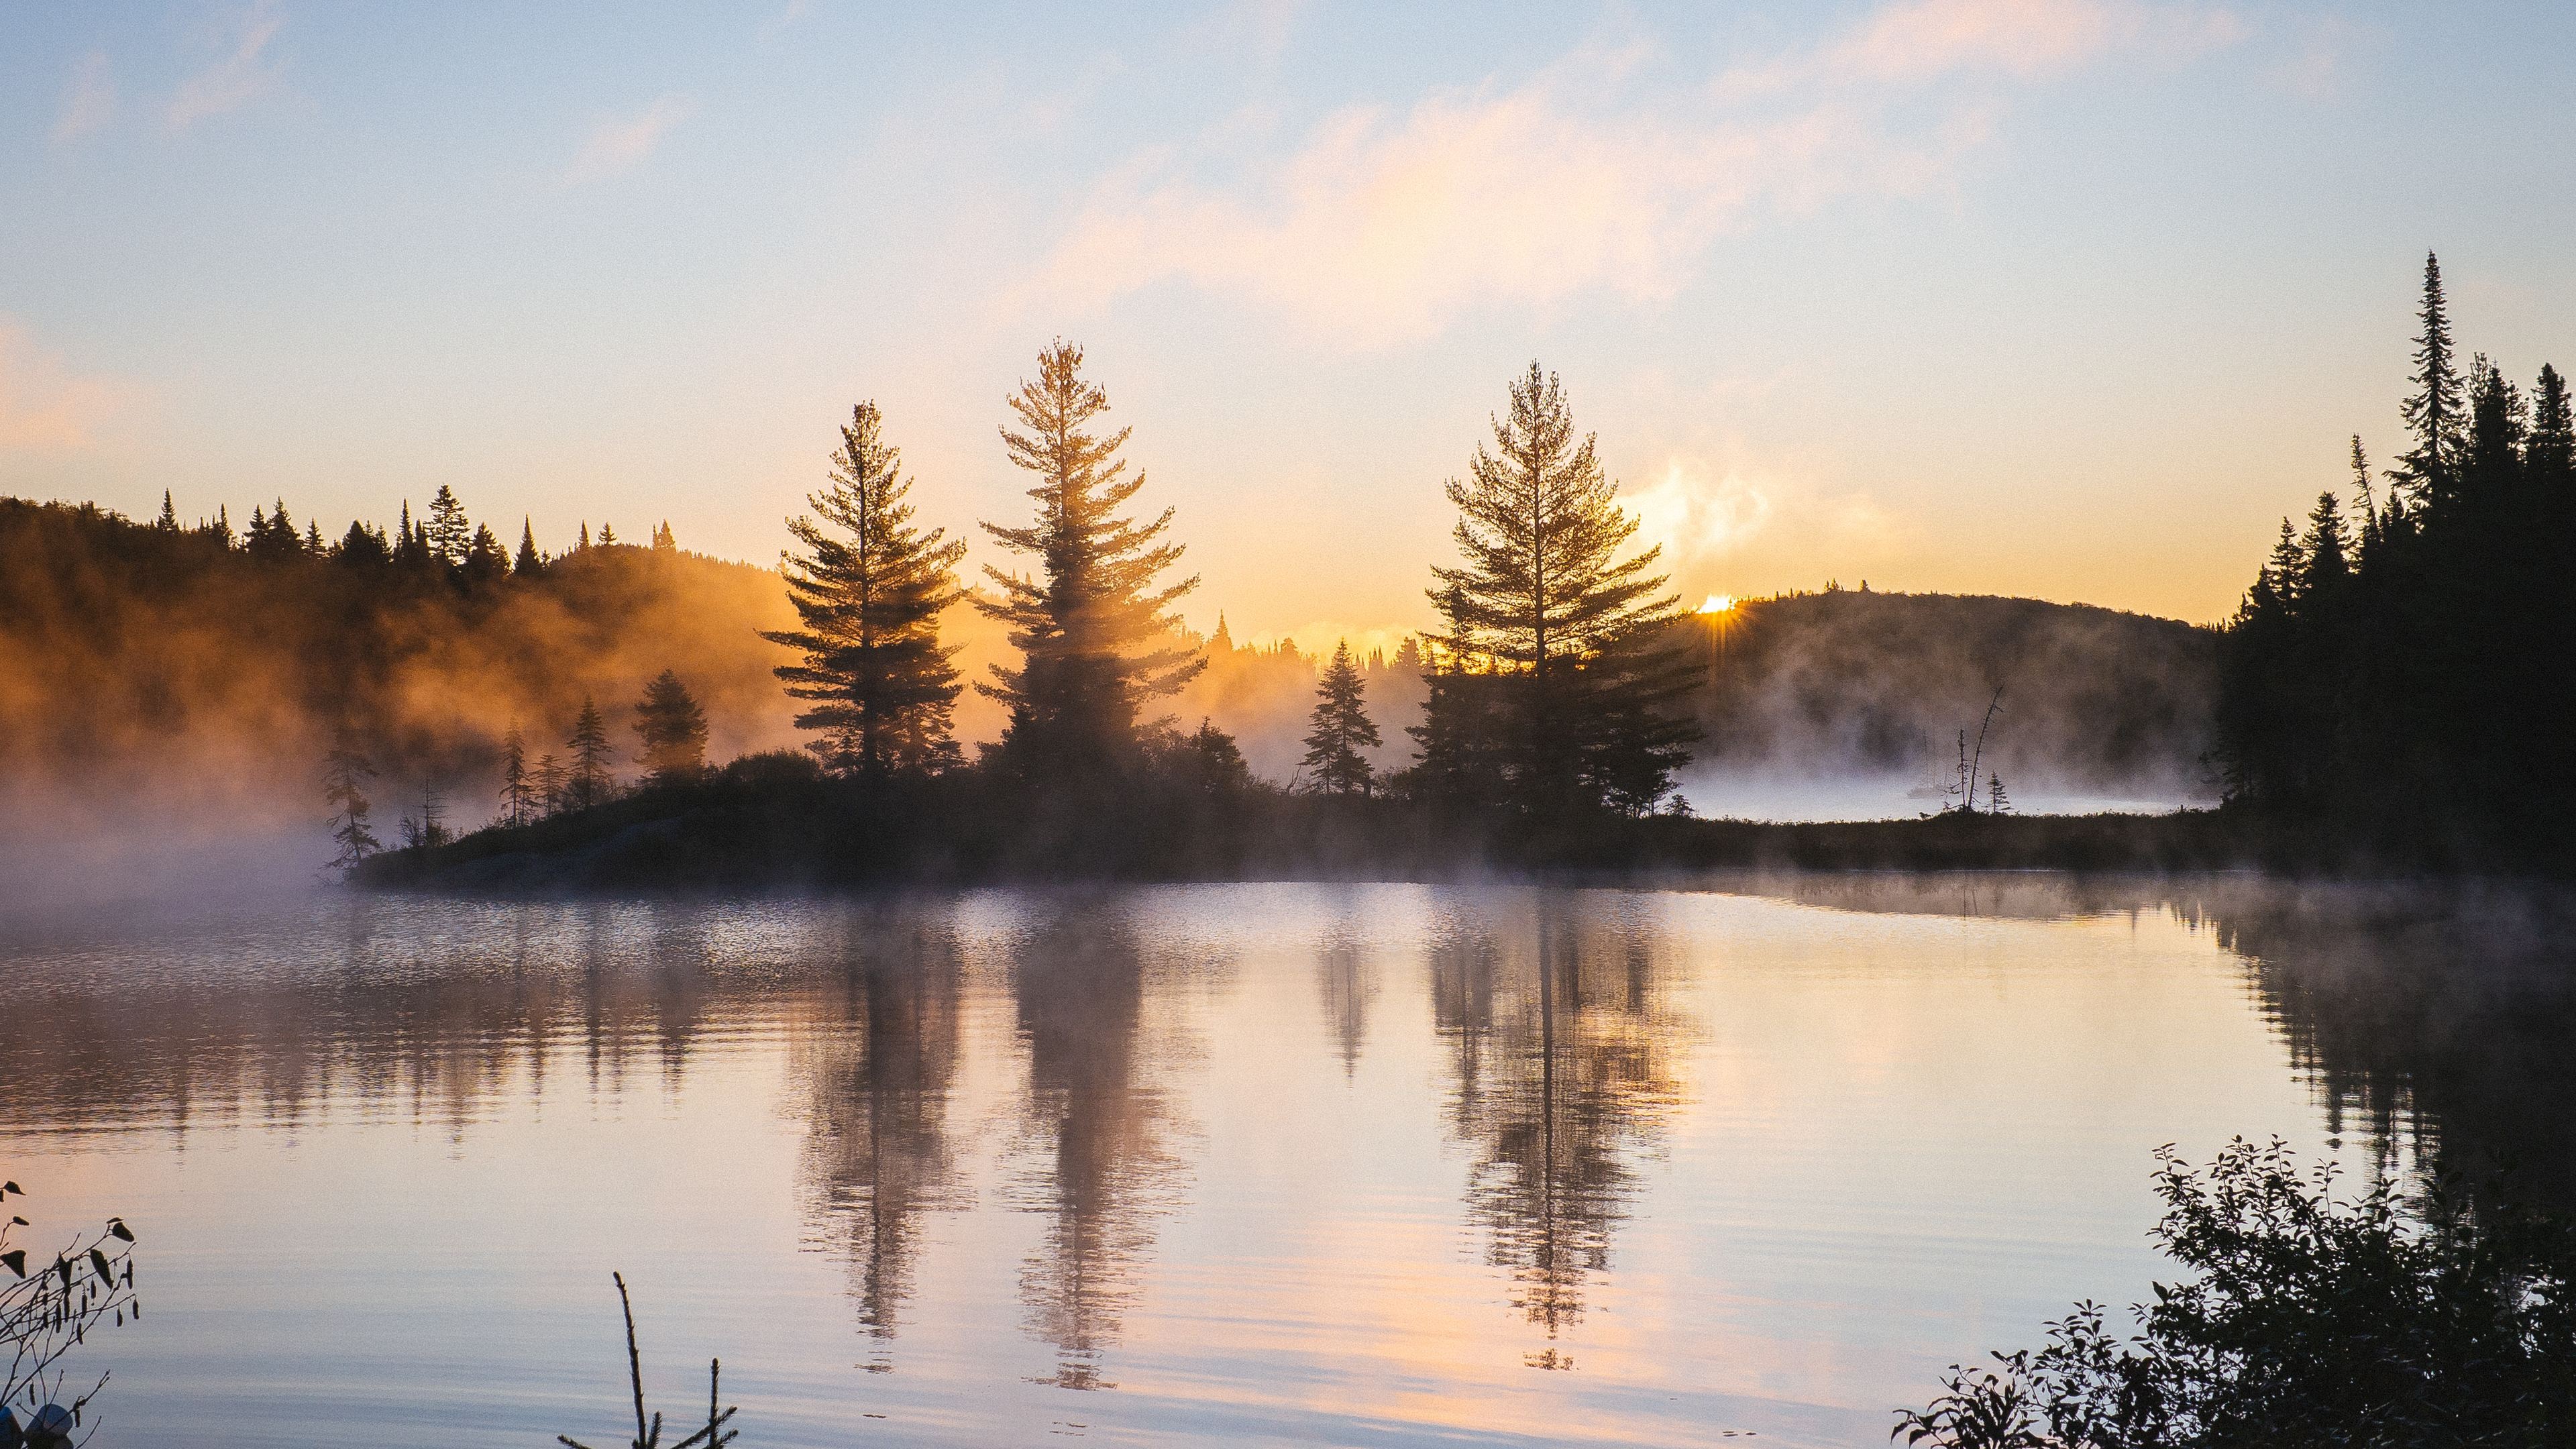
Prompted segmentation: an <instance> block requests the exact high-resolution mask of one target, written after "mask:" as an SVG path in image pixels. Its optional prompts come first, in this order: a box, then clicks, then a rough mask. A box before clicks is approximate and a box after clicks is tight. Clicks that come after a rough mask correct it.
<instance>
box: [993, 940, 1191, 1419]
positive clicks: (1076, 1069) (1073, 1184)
mask: <svg viewBox="0 0 2576 1449" xmlns="http://www.w3.org/2000/svg"><path fill="white" fill-rule="evenodd" d="M1009 974H1010V984H1011V990H1012V995H1013V999H1014V1001H1015V1003H1016V1006H1017V1021H1018V1028H1019V1036H1020V1040H1021V1042H1022V1043H1023V1045H1024V1047H1025V1049H1026V1051H1027V1053H1028V1102H1027V1108H1026V1116H1027V1130H1028V1133H1029V1135H1030V1137H1031V1139H1032V1140H1033V1142H1034V1143H1035V1145H1036V1147H1037V1149H1038V1154H1039V1156H1040V1158H1041V1166H1040V1168H1039V1170H1038V1171H1037V1173H1036V1174H1035V1180H1034V1181H1031V1182H1028V1183H1025V1184H1024V1186H1023V1194H1024V1198H1025V1200H1026V1201H1025V1205H1026V1206H1027V1207H1028V1209H1029V1210H1030V1211H1033V1212H1038V1213H1041V1214H1044V1215H1045V1218H1046V1223H1047V1226H1046V1238H1045V1246H1044V1248H1043V1249H1042V1250H1041V1251H1040V1252H1038V1253H1037V1254H1035V1255H1033V1256H1032V1257H1030V1258H1029V1259H1028V1260H1027V1262H1025V1263H1024V1264H1023V1265H1022V1266H1021V1269H1020V1298H1021V1301H1022V1303H1023V1304H1024V1305H1025V1306H1026V1308H1027V1311H1028V1315H1029V1326H1030V1330H1031V1331H1032V1332H1033V1333H1035V1334H1036V1335H1037V1336H1038V1337H1039V1338H1041V1339H1044V1340H1045V1341H1046V1342H1048V1343H1050V1344H1052V1345H1054V1346H1055V1349H1056V1353H1057V1356H1058V1362H1057V1365H1056V1371H1055V1375H1054V1377H1053V1380H1052V1382H1054V1383H1055V1384H1056V1385H1058V1386H1059V1387H1063V1388H1072V1389H1095V1388H1112V1387H1115V1385H1114V1384H1112V1383H1110V1382H1109V1381H1108V1380H1106V1379H1104V1378H1103V1377H1102V1376H1101V1361H1102V1358H1103V1355H1104V1354H1105V1353H1106V1352H1107V1351H1108V1349H1109V1348H1110V1347H1111V1346H1113V1345H1114V1344H1115V1343H1116V1341H1117V1338H1118V1332H1119V1327H1120V1322H1121V1319H1122V1317H1123V1316H1124V1314H1125V1313H1126V1312H1127V1310H1128V1309H1129V1307H1130V1306H1131V1305H1133V1304H1134V1302H1135V1301H1136V1297H1137V1294H1138V1292H1139V1291H1140V1287H1141V1282H1142V1278H1143V1271H1144V1264H1145V1261H1146V1259H1147V1258H1148V1257H1149V1256H1150V1254H1151V1252H1152V1249H1153V1242H1154V1222H1155V1219H1156V1218H1157V1217H1158V1216H1159V1215H1160V1214H1161V1213H1163V1212H1165V1211H1168V1210H1169V1209H1170V1208H1171V1207H1173V1206H1175V1205H1177V1202H1178V1200H1179V1185H1180V1173H1181V1162H1180V1159H1179V1158H1178V1157H1177V1156H1175V1155H1174V1154H1173V1152H1172V1151H1171V1149H1170V1143H1169V1139H1170V1137H1171V1135H1172V1130H1173V1129H1172V1124H1171V1123H1170V1122H1169V1121H1168V1120H1167V1119H1168V1117H1169V1114H1170V1107H1169V1103H1168V1101H1167V1099H1166V1096H1165V1093H1164V1090H1163V1088H1162V1085H1161V1084H1160V1082H1159V1081H1157V1080H1156V1078H1155V1075H1154V1072H1153V1069H1152V1065H1151V1064H1150V1063H1148V1062H1146V1061H1144V1060H1142V1059H1141V1057H1140V1050H1139V1041H1138V1037H1139V1032H1140V1029H1141V1026H1142V1018H1143V1013H1144V1004H1145V962H1144V956H1143V953H1142V951H1141V950H1140V949H1139V947H1138V944H1137V940H1136V927H1135V923H1134V921H1133V920H1132V919H1131V918H1130V916H1129V913H1128V910H1127V908H1126V906H1125V905H1124V904H1122V903H1119V902H1115V901H1092V902H1085V903H1079V904H1066V905H1060V906H1057V907H1054V908H1051V909H1048V910H1047V911H1046V912H1045V914H1044V915H1043V916H1042V917H1041V919H1040V920H1038V921H1037V922H1036V923H1034V924H1033V926H1032V928H1031V929H1030V930H1028V931H1027V933H1026V934H1025V935H1023V936H1022V937H1020V939H1019V940H1018V941H1016V942H1015V943H1014V945H1013V949H1012V951H1011V954H1010V967H1009Z"/></svg>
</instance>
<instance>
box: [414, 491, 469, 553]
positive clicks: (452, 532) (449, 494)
mask: <svg viewBox="0 0 2576 1449" xmlns="http://www.w3.org/2000/svg"><path fill="white" fill-rule="evenodd" d="M421 531H422V533H423V535H424V542H426V543H427V544H428V546H429V552H430V556H431V557H432V558H435V559H437V560H438V561H439V562H441V563H444V564H446V565H447V566H448V567H450V568H462V567H464V564H465V560H466V556H467V554H468V552H469V551H470V550H471V549H472V548H473V546H474V524H473V522H472V521H471V520H469V519H468V518H466V516H465V505H464V504H462V503H459V502H457V501H456V492H455V490H454V489H452V488H449V487H448V486H447V485H446V484H444V483H441V484H439V485H438V492H437V493H435V494H433V495H431V497H430V500H429V521H428V522H426V523H424V524H422V525H421Z"/></svg>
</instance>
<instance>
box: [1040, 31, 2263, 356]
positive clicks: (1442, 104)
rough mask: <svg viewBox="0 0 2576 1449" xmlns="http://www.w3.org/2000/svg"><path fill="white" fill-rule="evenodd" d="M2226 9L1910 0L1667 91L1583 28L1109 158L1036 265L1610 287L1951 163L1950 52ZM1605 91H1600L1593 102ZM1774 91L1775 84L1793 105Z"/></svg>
mask: <svg viewBox="0 0 2576 1449" xmlns="http://www.w3.org/2000/svg"><path fill="white" fill-rule="evenodd" d="M2218 14H2219V12H2203V11H2197V10H2194V11H2189V12H2184V11H2179V10H2173V9H2171V8H2170V7H2151V6H2146V5H2140V4H2124V3H2114V0H1912V3H1906V4H1899V5H1891V6H1887V7H1883V8H1882V9H1881V10H1879V11H1878V12H1876V13H1875V14H1873V15H1872V16H1871V17H1869V18H1868V19H1867V20H1865V21H1864V22H1863V23H1862V24H1861V25H1859V26H1858V27H1856V28H1855V29H1854V30H1852V31H1850V32H1849V33H1847V34H1845V35H1844V36H1842V37H1840V38H1838V39H1836V40H1834V41H1832V42H1830V43H1828V44H1826V45H1824V46H1822V47H1820V48H1818V49H1817V50H1816V51H1814V52H1812V53H1809V54H1804V55H1797V56H1791V57H1788V58H1786V59H1784V60H1780V61H1776V62H1771V63H1768V64H1766V65H1763V66H1760V67H1756V68H1752V69H1739V70H1736V71H1730V72H1728V73H1727V74H1726V75H1725V76H1721V77H1718V78H1716V79H1714V80H1711V81H1709V82H1707V83H1705V84H1701V85H1698V86H1694V87H1687V88H1684V89H1683V90H1682V91H1681V92H1680V93H1678V94H1667V95H1662V96H1658V95H1655V94H1653V93H1652V92H1651V91H1650V90H1649V89H1648V87H1647V86H1646V85H1645V84H1644V82H1643V81H1641V79H1640V77H1639V75H1638V72H1639V71H1640V70H1641V69H1643V66H1644V62H1645V60H1646V59H1647V58H1648V57H1647V56H1646V54H1645V53H1644V52H1643V51H1641V50H1639V49H1636V48H1629V49H1624V50H1604V49H1601V48H1597V47H1586V48H1584V49H1582V50H1578V51H1577V52H1576V53H1575V54H1573V55H1571V56H1568V57H1566V58H1565V59H1564V60H1561V61H1559V62H1558V63H1556V64H1555V65H1553V66H1550V67H1548V68H1547V69H1546V70H1544V71H1542V72H1540V73H1539V74H1537V75H1536V76H1534V77H1533V78H1531V79H1529V80H1528V81H1526V82H1524V83H1521V84H1518V85H1499V84H1492V83H1489V84H1487V85H1484V86H1479V87H1475V88H1472V89H1466V90H1450V91H1443V92H1439V93H1436V94H1433V95H1430V96H1428V97H1425V98H1423V99H1422V100H1420V101H1418V102H1416V103H1415V104H1413V105H1412V106H1411V107H1410V108H1409V109H1405V110H1402V111H1400V112H1399V111H1395V110H1390V109H1387V108H1383V107H1375V106H1358V107H1352V108H1349V109H1345V110H1343V111H1341V112H1338V113H1336V114H1334V115H1332V116H1330V117H1328V118H1326V119H1325V120H1324V121H1322V122H1321V123H1320V124H1318V125H1317V126H1316V127H1315V128H1314V129H1313V130H1312V131H1311V132H1309V133H1308V134H1307V135H1306V136H1305V137H1304V138H1303V140H1302V141H1301V142H1300V143H1299V144H1298V145H1297V146H1296V148H1295V149H1294V150H1293V152H1292V153H1291V154H1289V155H1287V156H1285V157H1284V158H1281V159H1278V160H1275V161H1271V162H1268V163H1262V162H1257V161H1256V162H1251V163H1248V164H1242V165H1239V166H1237V167H1236V168H1235V170H1236V171H1237V174H1238V178H1239V179H1238V180H1237V181H1236V182H1235V183H1234V184H1230V185H1220V184H1211V183H1209V182H1206V181H1204V180H1202V179H1201V176H1202V175H1203V173H1204V172H1205V171H1206V170H1207V169H1208V168H1209V167H1210V164H1211V162H1212V160H1221V159H1223V158H1212V157H1210V156H1209V155H1207V154H1203V152H1204V151H1205V150H1206V149H1209V148H1207V147H1203V148H1202V154H1193V153H1191V152H1187V151H1183V150H1178V149H1172V148H1164V149H1158V150H1153V151H1147V152H1144V153H1142V154H1139V155H1137V156H1135V157H1133V158H1131V159H1130V160H1129V161H1128V162H1127V163H1126V164H1125V165H1123V166H1121V167H1120V168H1118V169H1117V170H1115V171H1113V172H1112V173H1110V174H1109V175H1107V176H1105V177H1104V178H1103V179H1102V180H1101V181H1100V182H1099V183H1098V184H1097V185H1096V186H1095V187H1094V188H1093V190H1092V192H1091V194H1090V196H1089V197H1088V198H1087V200H1086V201H1085V203H1084V204H1083V205H1082V206H1081V208H1080V210H1079V211H1078V213H1077V214H1076V215H1075V217H1074V219H1073V221H1072V223H1071V224H1070V226H1069V227H1068V229H1067V231H1066V233H1065V235H1064V237H1063V239H1062V240H1061V241H1060V242H1059V244H1058V245H1057V247H1056V248H1055V250H1054V253H1053V255H1052V256H1051V258H1050V260H1049V263H1048V265H1047V267H1046V268H1045V270H1044V272H1043V274H1042V278H1041V281H1040V283H1039V284H1038V285H1039V289H1040V290H1042V291H1043V292H1044V293H1045V294H1046V296H1047V298H1048V300H1049V301H1050V302H1053V303H1070V304H1072V305H1075V306H1097V305H1100V304H1103V303H1106V302H1107V301H1110V300H1112V299H1114V298H1116V297H1118V296H1121V295H1124V294H1126V293H1128V292H1132V291H1135V290H1138V289H1141V288H1144V287H1147V286H1151V285H1154V284H1156V283H1160V282H1164V281H1171V280H1178V281H1181V282H1184V283H1187V284H1190V285H1194V286H1197V287H1200V288H1203V289H1205V290H1207V291H1209V292H1213V293H1220V294H1231V295H1237V296H1244V297H1248V298H1250V299H1251V300H1253V301H1254V302H1256V303H1258V304H1261V305H1264V306H1266V307H1269V308H1272V309H1275V310H1277V311H1279V312H1282V313H1284V314H1286V315H1288V316H1289V317H1291V318H1292V319H1293V320H1295V321H1296V322H1298V323H1299V324H1301V325H1302V326H1303V327H1304V328H1305V329H1306V330H1308V331H1309V332H1312V333H1315V334H1318V335H1322V336H1327V337H1333V338H1338V339H1340V340H1342V341H1344V342H1347V343H1350V344H1354V345H1358V346H1363V347H1365V346H1381V345H1387V344H1392V343H1399V342H1404V341H1410V340H1414V339H1418V338H1420V337H1423V336H1427V335H1431V334H1433V333H1436V332H1437V331H1438V330H1439V329H1440V328H1442V327H1443V326H1445V325H1447V324H1448V323H1449V322H1450V321H1451V320H1453V319H1454V318H1456V317H1458V316H1459V315H1461V314H1464V313H1468V312H1472V311H1477V310H1490V309H1502V308H1527V307H1545V306H1548V305H1551V304H1556V303H1559V302H1562V301H1564V300H1565V299H1568V298H1570V297H1574V296H1577V295H1582V294H1588V293H1593V292H1599V291H1608V292H1610V293H1613V294H1616V295H1619V296H1623V297H1626V298H1629V299H1631V300H1636V301H1647V300H1653V299H1656V298H1660V297H1664V296H1668V295H1670V294H1671V293H1672V292H1674V291H1675V290H1676V289H1678V288H1679V287H1680V286H1681V285H1682V284H1683V283H1684V282H1685V281H1686V280H1688V278H1689V277H1690V275H1691V274H1692V272H1693V270H1694V264H1695V263H1696V262H1697V260H1698V258H1699V257H1700V256H1701V255H1702V254H1703V253H1704V252H1705V250H1706V249H1707V247H1708V246H1709V245H1710V244H1711V243H1713V242H1714V241H1715V240H1717V239H1718V238H1719V237H1721V236H1723V235H1725V234H1727V233H1728V232H1730V231H1732V230H1737V229H1741V228H1744V227H1748V226H1752V225H1755V224H1757V223H1759V222H1760V221H1762V220H1764V219H1766V218H1770V217H1776V216H1794V215H1802V214H1806V213H1808V212H1811V211H1813V210H1815V209H1816V208H1818V207H1820V206H1823V205H1825V204H1827V203H1829V202H1831V201H1833V200H1835V199H1837V198H1840V197H1845V196H1854V195H1866V196H1913V195H1919V194H1923V193H1925V192H1928V191H1932V190H1935V189H1937V188H1939V187H1941V186H1943V185H1946V184H1947V183H1948V180H1949V178H1950V177H1951V176H1953V175H1954V174H1955V172H1956V170H1957V166H1958V164H1959V162H1960V160H1961V158H1962V157H1963V156H1964V155H1965V154H1967V153H1968V152H1970V151H1972V150H1973V149H1975V148H1976V147H1978V146H1979V145H1981V144H1983V143H1984V142H1985V141H1986V140H1987V139H1988V138H1989V137H1990V136H1991V134H1992V132H1993V129H1994V126H1995V122H1996V117H1997V114H1998V107H1997V103H1996V102H1995V100H1994V99H1993V98H1992V97H1991V96H1989V95H1986V94H1982V93H1975V94H1965V95H1941V96H1937V97H1933V99H1934V100H1936V101H1937V102H1938V104H1936V105H1934V106H1932V107H1931V108H1930V114H1929V115H1928V116H1927V115H1925V114H1922V113H1921V108H1915V109H1909V110H1908V111H1907V112H1906V113H1905V114H1904V115H1903V116H1902V117H1901V118H1899V117H1897V116H1893V115H1891V114H1890V112H1891V110H1892V109H1893V107H1894V106H1895V105H1896V103H1897V102H1898V101H1900V100H1906V99H1913V98H1920V97H1923V96H1924V95H1925V92H1926V88H1927V87H1929V86H1931V85H1932V83H1933V82H1935V81H1937V80H1940V79H1943V78H1945V77H1951V76H1956V75H1958V74H1960V73H1962V72H1975V71H1985V72H1995V73H2000V74H2002V75H2005V76H2009V77H2012V78H2015V79H2019V80H2025V81H2027V80H2032V79H2037V78H2040V77H2042V76H2046V75H2053V74H2058V73H2063V72H2066V71H2069V70H2072V69H2074V68H2076V67H2078V66H2081V65H2085V64H2089V63H2092V62H2094V61H2097V60H2099V59H2101V58H2103V57H2105V56H2107V55H2108V54H2110V53H2111V52H2112V51H2113V50H2115V49H2117V48H2120V47H2122V46H2135V45H2146V44H2156V45H2181V44H2184V43H2185V39H2186V38H2187V37H2193V36H2198V37H2203V38H2204V39H2205V38H2207V37H2209V36H2214V35H2220V34H2222V33H2224V32H2226V29H2227V27H2226V26H2225V25H2224V24H2222V23H2220V21H2219V20H2217V19H2214V18H2211V17H2214V16H2217V15H2218ZM1605 98H1606V103H1605ZM1782 102H1786V103H1785V104H1782Z"/></svg>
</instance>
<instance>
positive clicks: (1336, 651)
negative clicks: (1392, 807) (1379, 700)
mask: <svg viewBox="0 0 2576 1449" xmlns="http://www.w3.org/2000/svg"><path fill="white" fill-rule="evenodd" d="M1315 696H1316V697H1315V712H1314V714H1313V716H1312V717H1311V719H1310V721H1309V728H1308V729H1307V731H1306V764H1305V767H1306V771H1307V774H1308V777H1309V778H1311V779H1312V780H1313V781H1314V782H1315V783H1314V788H1316V789H1317V790H1320V791H1323V792H1324V793H1326V794H1331V795H1353V794H1357V795H1365V794H1367V793H1368V791H1369V785H1370V782H1371V781H1372V780H1374V779H1375V778H1376V771H1375V770H1374V769H1373V768H1372V767H1371V766H1370V764H1369V760H1368V756H1366V755H1364V754H1362V753H1360V752H1361V751H1362V750H1373V749H1376V748H1377V747H1378V746H1379V745H1381V744H1383V743H1385V742H1384V741H1383V740H1381V739H1380V738H1379V737H1378V732H1377V725H1376V723H1375V722H1373V721H1372V720H1370V719H1369V717H1368V708H1367V703H1366V700H1365V697H1364V694H1363V690H1362V686H1361V683H1360V672H1359V669H1358V668H1357V666H1355V665H1353V664H1352V663H1351V646H1350V641H1349V640H1347V639H1346V640H1343V641H1341V642H1339V643H1337V644H1335V645H1334V646H1333V662H1332V663H1331V664H1329V665H1327V666H1325V669H1324V677H1323V679H1322V680H1321V681H1320V682H1319V683H1318V684H1317V685H1316V687H1315Z"/></svg>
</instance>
